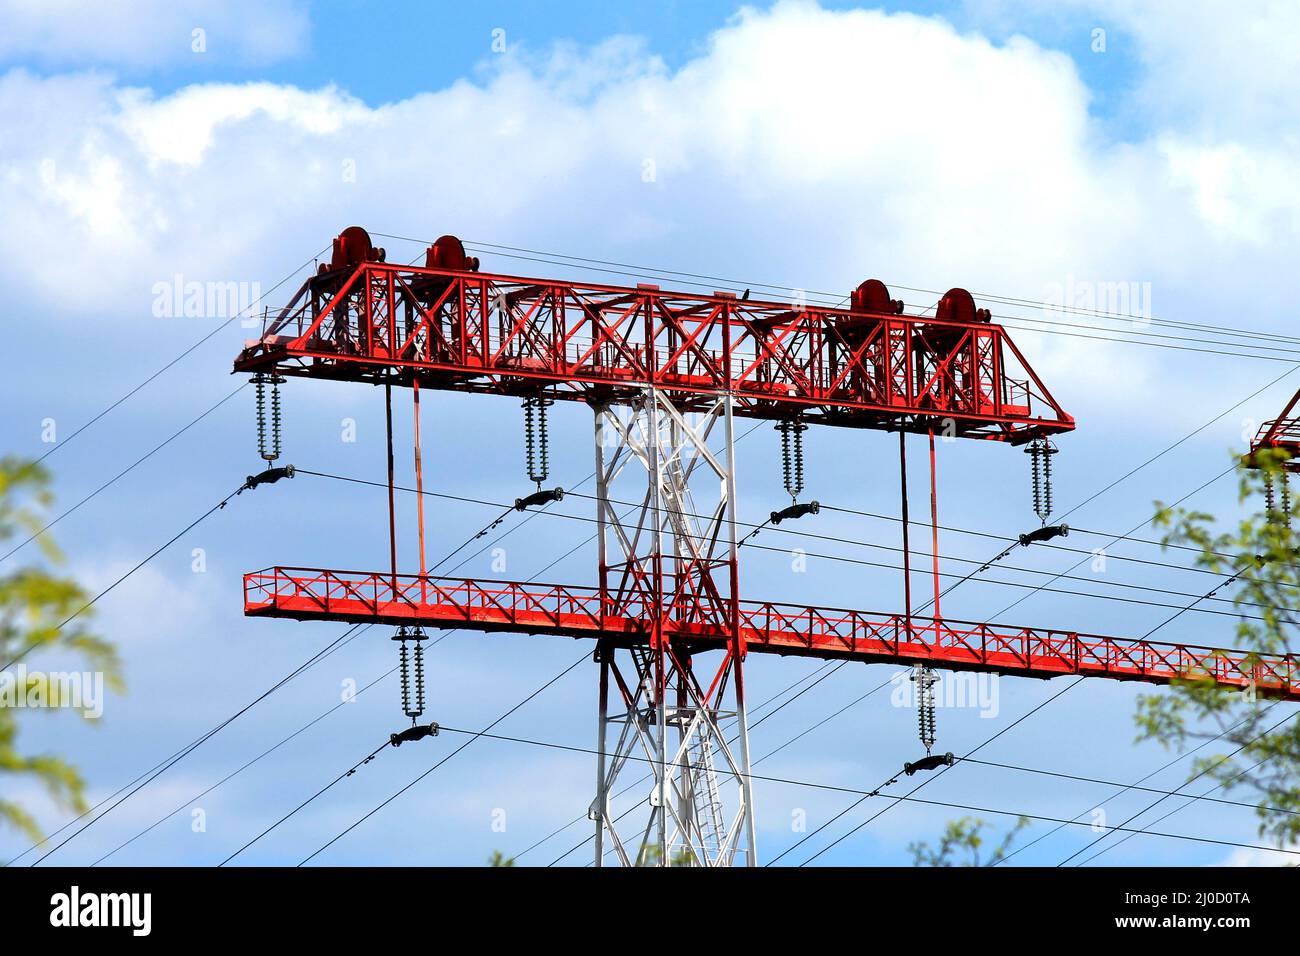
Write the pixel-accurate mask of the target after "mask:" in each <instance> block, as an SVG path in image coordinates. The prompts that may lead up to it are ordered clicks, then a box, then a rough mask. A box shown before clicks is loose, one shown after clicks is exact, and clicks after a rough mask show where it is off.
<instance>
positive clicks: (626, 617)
mask: <svg viewBox="0 0 1300 956" xmlns="http://www.w3.org/2000/svg"><path fill="white" fill-rule="evenodd" d="M244 589H245V595H244V597H245V605H244V608H245V613H246V614H248V615H250V616H268V617H289V618H296V619H298V620H320V619H324V620H331V621H333V620H338V621H365V622H384V623H394V624H396V623H416V622H418V623H421V624H424V625H426V626H436V627H449V628H450V627H455V628H468V629H473V630H480V631H513V632H517V633H528V634H555V635H567V636H570V637H595V638H600V639H602V640H603V641H605V642H607V643H609V644H610V645H613V646H635V645H636V644H637V643H638V642H640V641H641V640H643V639H644V630H643V629H644V625H643V623H642V622H643V620H644V619H645V617H646V615H648V613H649V610H648V609H647V608H644V607H642V606H624V607H623V608H621V612H622V613H619V614H615V613H611V612H612V611H613V610H614V609H613V607H612V606H610V607H607V608H606V610H605V613H602V601H601V595H600V590H599V588H583V587H570V586H566V585H549V586H548V585H539V584H512V583H509V582H501V581H466V580H459V579H452V578H447V579H443V578H423V579H422V578H420V577H419V576H417V575H401V576H399V577H398V581H397V591H396V593H395V592H394V591H393V588H392V580H391V578H390V576H389V575H387V574H383V573H356V572H343V571H323V570H313V569H305V568H273V569H268V570H266V571H258V572H255V573H253V574H249V575H247V576H245V578H244ZM739 615H740V616H739V620H740V631H739V636H740V640H741V642H742V644H743V645H744V648H745V650H746V651H747V652H748V653H751V654H755V653H757V654H782V655H795V656H803V657H817V658H826V659H849V660H857V661H862V662H864V663H872V662H883V661H888V662H896V663H902V664H908V663H916V662H922V663H931V664H934V665H935V666H939V667H944V668H948V669H952V670H982V671H992V672H996V673H1001V674H1008V675H1013V676H1019V677H1057V676H1061V675H1064V674H1077V675H1082V676H1086V677H1104V678H1110V679H1115V680H1139V681H1146V682H1149V683H1153V684H1167V683H1169V682H1170V681H1172V680H1175V679H1178V678H1183V677H1196V676H1208V677H1211V678H1212V679H1214V680H1216V681H1217V682H1219V683H1221V684H1223V685H1225V686H1230V687H1247V686H1253V687H1254V688H1255V689H1256V690H1257V691H1258V692H1259V693H1260V694H1261V695H1277V696H1281V697H1285V698H1287V699H1290V700H1300V662H1298V661H1297V657H1296V655H1294V654H1285V655H1272V654H1263V655H1256V654H1252V653H1248V652H1246V651H1230V650H1222V649H1215V648H1209V647H1194V646H1190V645H1184V644H1171V643H1162V642H1158V641H1148V640H1142V639H1139V638H1122V637H1106V636H1103V635H1096V634H1084V633H1076V632H1073V631H1064V630H1049V629H1045V628H1029V627H1012V626H1009V625H997V624H979V623H965V622H961V621H953V620H942V621H935V620H932V619H929V618H922V617H913V618H912V619H911V625H910V627H909V624H908V620H907V618H906V616H905V615H901V614H874V613H871V612H868V611H854V610H842V609H838V608H824V607H806V606H801V605H792V604H776V603H769V602H763V601H744V600H742V601H741V602H739ZM663 626H664V628H665V630H666V633H667V634H668V636H669V637H671V638H672V639H673V640H674V641H677V642H680V643H681V644H682V645H683V646H685V647H688V648H690V649H691V651H692V652H694V653H699V652H701V651H704V650H708V649H712V648H720V647H722V646H724V645H725V642H726V640H727V638H726V636H725V634H723V633H721V632H720V631H719V630H718V629H716V628H714V627H710V626H700V625H699V624H697V623H694V622H690V621H683V622H678V621H676V620H674V619H672V618H671V617H669V618H667V619H665V620H664V622H663Z"/></svg>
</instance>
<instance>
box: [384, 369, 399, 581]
mask: <svg viewBox="0 0 1300 956" xmlns="http://www.w3.org/2000/svg"><path fill="white" fill-rule="evenodd" d="M384 423H385V426H386V429H385V431H386V433H387V436H388V556H389V568H390V571H391V573H392V576H393V581H392V583H393V594H392V599H393V600H394V601H396V600H397V501H396V498H395V497H394V487H393V386H392V385H391V384H389V383H388V382H385V383H384Z"/></svg>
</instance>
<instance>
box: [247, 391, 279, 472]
mask: <svg viewBox="0 0 1300 956" xmlns="http://www.w3.org/2000/svg"><path fill="white" fill-rule="evenodd" d="M252 381H253V387H254V389H255V390H256V395H257V453H258V455H260V456H261V457H262V458H263V459H264V460H266V461H275V460H276V459H277V458H279V457H280V385H281V383H283V382H284V377H283V376H281V375H277V374H276V373H275V372H271V373H269V374H267V373H264V372H258V373H257V374H256V375H254V376H253V379H252ZM267 385H270V386H271V413H270V425H271V429H270V433H269V435H268V433H267V427H266V426H267V411H266V386H267Z"/></svg>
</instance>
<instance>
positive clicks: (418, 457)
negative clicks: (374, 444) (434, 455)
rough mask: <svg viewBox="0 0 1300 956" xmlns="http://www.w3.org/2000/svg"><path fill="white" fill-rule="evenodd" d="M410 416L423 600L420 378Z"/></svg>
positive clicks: (415, 384) (426, 570)
mask: <svg viewBox="0 0 1300 956" xmlns="http://www.w3.org/2000/svg"><path fill="white" fill-rule="evenodd" d="M411 395H412V402H413V406H412V416H413V417H414V419H415V514H416V518H415V520H416V525H417V526H418V528H419V536H420V600H422V601H423V600H425V593H426V592H425V586H426V584H427V582H426V581H425V575H427V574H428V573H429V568H428V565H427V564H426V563H425V552H424V459H423V455H422V452H421V450H420V380H419V379H418V378H412V379H411Z"/></svg>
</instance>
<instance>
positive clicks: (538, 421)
mask: <svg viewBox="0 0 1300 956" xmlns="http://www.w3.org/2000/svg"><path fill="white" fill-rule="evenodd" d="M553 404H554V402H553V400H552V399H549V398H547V397H545V396H544V395H535V396H532V397H530V398H525V399H524V401H523V409H524V443H525V456H526V458H527V461H528V478H529V480H530V481H533V482H536V484H537V488H538V490H541V487H542V482H544V481H545V480H546V479H547V478H549V477H550V475H551V451H550V435H549V434H548V432H547V422H546V410H547V409H548V408H550V407H551V405H553Z"/></svg>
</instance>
